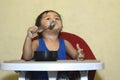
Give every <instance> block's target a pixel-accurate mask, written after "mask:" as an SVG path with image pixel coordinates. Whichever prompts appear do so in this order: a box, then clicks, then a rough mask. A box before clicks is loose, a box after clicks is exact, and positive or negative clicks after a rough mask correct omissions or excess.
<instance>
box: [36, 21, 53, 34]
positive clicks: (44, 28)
mask: <svg viewBox="0 0 120 80" xmlns="http://www.w3.org/2000/svg"><path fill="white" fill-rule="evenodd" d="M54 26H55V22H54V21H52V22H51V23H50V24H49V25H48V26H45V27H38V30H37V32H42V31H44V30H46V29H47V28H50V29H52V28H53V27H54Z"/></svg>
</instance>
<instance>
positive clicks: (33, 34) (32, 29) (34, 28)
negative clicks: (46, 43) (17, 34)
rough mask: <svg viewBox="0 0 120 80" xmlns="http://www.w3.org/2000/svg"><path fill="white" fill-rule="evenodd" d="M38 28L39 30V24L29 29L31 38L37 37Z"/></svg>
mask: <svg viewBox="0 0 120 80" xmlns="http://www.w3.org/2000/svg"><path fill="white" fill-rule="evenodd" d="M37 30H38V27H37V26H33V27H30V28H29V29H28V30H27V36H28V37H30V38H33V37H35V36H36V35H37Z"/></svg>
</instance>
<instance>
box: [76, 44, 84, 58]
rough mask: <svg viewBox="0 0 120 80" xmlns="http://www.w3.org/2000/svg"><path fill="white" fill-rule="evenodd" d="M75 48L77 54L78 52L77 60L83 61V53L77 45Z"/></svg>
mask: <svg viewBox="0 0 120 80" xmlns="http://www.w3.org/2000/svg"><path fill="white" fill-rule="evenodd" d="M76 47H77V52H78V57H77V60H84V58H85V54H84V53H83V49H81V48H80V47H79V44H77V45H76Z"/></svg>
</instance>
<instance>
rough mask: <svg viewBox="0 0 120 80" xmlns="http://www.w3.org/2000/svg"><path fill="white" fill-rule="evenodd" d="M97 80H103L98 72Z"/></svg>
mask: <svg viewBox="0 0 120 80" xmlns="http://www.w3.org/2000/svg"><path fill="white" fill-rule="evenodd" d="M95 80H103V79H102V77H101V76H100V75H99V73H98V72H97V71H96V74H95Z"/></svg>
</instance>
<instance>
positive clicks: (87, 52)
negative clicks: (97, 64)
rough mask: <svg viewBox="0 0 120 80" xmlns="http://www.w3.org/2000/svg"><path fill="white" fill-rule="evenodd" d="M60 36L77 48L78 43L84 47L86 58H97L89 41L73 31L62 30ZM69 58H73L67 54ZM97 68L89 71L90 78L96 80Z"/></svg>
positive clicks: (89, 79)
mask: <svg viewBox="0 0 120 80" xmlns="http://www.w3.org/2000/svg"><path fill="white" fill-rule="evenodd" d="M59 37H60V38H62V39H65V40H68V41H69V42H70V43H71V44H72V45H73V47H74V48H75V49H76V44H79V46H80V48H82V49H83V52H84V54H85V59H88V60H89V59H92V60H95V59H96V58H95V56H94V54H93V53H92V51H91V49H90V48H89V46H88V45H87V43H86V42H85V41H84V40H83V39H82V38H81V37H79V36H77V35H75V34H72V33H68V32H61V33H60V36H59ZM38 38H39V37H38V36H37V37H35V38H33V39H32V40H35V39H38ZM67 59H71V58H70V57H69V56H68V55H67ZM95 72H96V71H95V70H93V71H89V72H88V80H94V77H95Z"/></svg>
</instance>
